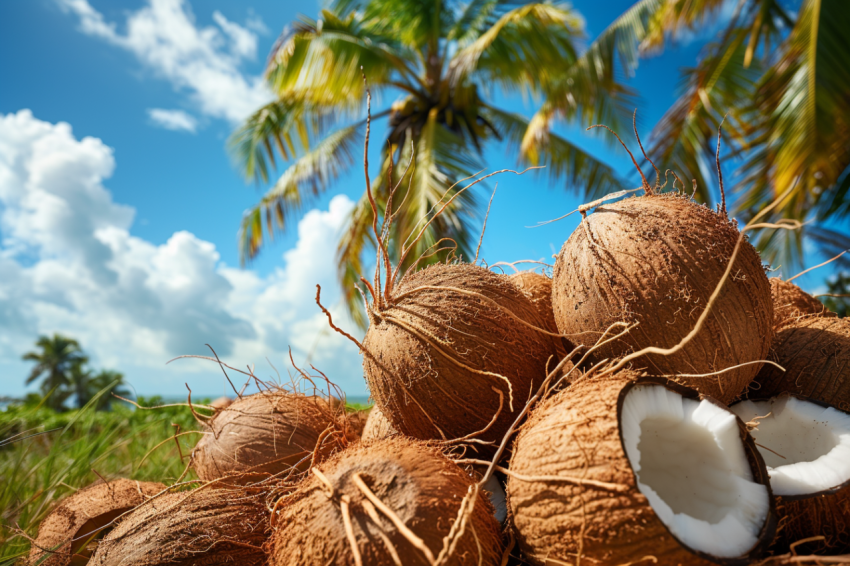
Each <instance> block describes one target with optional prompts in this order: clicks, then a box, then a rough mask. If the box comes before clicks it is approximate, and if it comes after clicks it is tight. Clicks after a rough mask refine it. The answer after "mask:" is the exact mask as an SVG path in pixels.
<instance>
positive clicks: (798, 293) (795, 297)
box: [769, 277, 838, 326]
mask: <svg viewBox="0 0 850 566" xmlns="http://www.w3.org/2000/svg"><path fill="white" fill-rule="evenodd" d="M769 281H770V297H771V299H772V301H773V320H774V325H775V326H781V325H782V324H784V323H786V322H789V321H791V320H793V319H797V318H800V317H802V316H807V315H817V316H838V315H836V314H835V313H834V312H830V311H829V310H827V308H826V307H825V306H824V304H823V303H822V302H820V301H819V300H817V299H816V298H814V297H813V296H811V295H809V294H808V293H806V292H805V291H803V290H802V289H800V288H799V287H797V286H796V285H794V284H793V283H791V282H789V281H783V280H782V279H780V278H778V277H771V278H770V279H769Z"/></svg>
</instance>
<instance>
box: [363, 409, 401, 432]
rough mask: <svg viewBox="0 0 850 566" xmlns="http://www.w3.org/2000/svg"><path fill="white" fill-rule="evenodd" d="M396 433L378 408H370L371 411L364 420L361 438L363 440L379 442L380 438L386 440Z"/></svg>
mask: <svg viewBox="0 0 850 566" xmlns="http://www.w3.org/2000/svg"><path fill="white" fill-rule="evenodd" d="M396 432H398V431H397V430H396V429H394V428H393V425H392V424H390V421H388V420H387V417H385V416H384V413H382V412H381V410H380V409H379V408H378V406H377V405H375V406H374V407H372V410H371V411H369V417H368V418H367V419H366V426H364V427H363V435H362V436H361V438H362V439H363V440H380V439H382V438H387V437H389V436H391V435H393V434H395V433H396Z"/></svg>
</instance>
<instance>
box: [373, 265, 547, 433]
mask: <svg viewBox="0 0 850 566" xmlns="http://www.w3.org/2000/svg"><path fill="white" fill-rule="evenodd" d="M482 297H483V298H482ZM370 316H372V318H373V320H371V321H370V322H371V323H370V326H369V329H368V331H367V332H366V338H365V339H364V341H363V346H364V348H365V355H364V358H363V368H364V373H365V376H366V379H367V381H368V383H369V389H370V391H371V393H372V396H373V397H374V399H375V402H376V404H377V405H378V406H379V407H381V411H382V412H383V413H384V415H385V416H386V417H387V419H388V420H389V421H390V422H391V423H392V425H393V426H394V427H395V428H396V429H398V431H399V432H401V433H403V434H406V435H409V436H411V437H414V438H420V439H455V438H461V437H466V436H468V435H471V434H477V438H478V439H480V440H485V441H499V440H501V438H502V436H503V435H504V433H505V431H506V430H507V428H508V427H509V426H510V424H511V423H512V422H513V420H514V418H515V417H516V415H517V413H518V412H519V411H520V410H521V409H522V405H523V401H524V400H525V399H526V397H527V395H528V392H529V391H530V390H535V389H536V388H537V387H538V385H539V384H540V383H541V382H542V381H543V379H544V378H545V377H546V373H547V371H546V368H547V361H548V362H549V365H550V366H551V367H552V368H554V367H555V366H556V365H557V363H558V361H559V359H557V354H556V352H554V342H553V341H552V340H551V338H550V337H549V336H548V335H547V334H546V333H545V327H546V323H545V322H544V321H542V320H541V319H540V315H539V314H538V313H537V309H536V308H535V307H534V304H533V303H532V302H531V301H530V300H529V299H528V298H527V297H526V296H525V295H524V294H523V293H522V292H521V291H520V290H519V289H517V287H516V286H515V285H513V284H512V283H511V282H510V281H509V280H507V279H506V278H505V277H503V276H501V275H498V274H496V273H493V272H491V271H489V270H487V269H484V268H482V267H479V266H476V265H470V264H436V265H433V266H430V267H428V268H426V269H423V270H421V271H418V272H416V273H414V274H412V275H409V276H408V277H407V278H406V279H404V280H403V281H402V283H401V284H400V285H399V286H398V287H397V288H396V289H395V290H394V292H393V299H392V300H391V303H390V304H389V305H387V306H385V307H383V308H382V309H381V310H380V311H379V312H376V313H373V314H372V315H370ZM520 321H524V322H525V323H526V324H523V323H522V322H520ZM529 325H530V326H533V327H535V328H539V329H543V330H544V332H541V331H538V330H535V329H534V328H531V327H530V326H529ZM550 358H551V360H550ZM500 406H501V409H500ZM494 417H495V418H496V420H495V422H493V423H492V424H491V421H492V420H493V419H494ZM488 426H489V428H487V427H488ZM484 429H487V430H486V431H485V432H481V431H483V430H484Z"/></svg>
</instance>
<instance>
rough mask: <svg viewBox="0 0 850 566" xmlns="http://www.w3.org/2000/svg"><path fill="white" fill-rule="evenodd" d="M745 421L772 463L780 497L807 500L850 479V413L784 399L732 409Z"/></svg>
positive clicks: (773, 480) (773, 481)
mask: <svg viewBox="0 0 850 566" xmlns="http://www.w3.org/2000/svg"><path fill="white" fill-rule="evenodd" d="M731 410H732V411H734V412H735V413H736V414H737V415H738V416H739V417H741V420H742V421H744V422H754V423H757V424H756V426H757V428H756V429H754V430H752V431H751V432H750V434H751V435H752V436H753V438H754V439H755V441H756V443H757V447H758V449H759V452H760V453H761V455H762V458H764V463H765V464H766V465H767V472H768V474H769V475H770V487H771V489H773V493H775V494H776V495H784V496H803V495H806V494H810V493H819V492H822V491H826V490H830V489H833V488H836V487H839V486H841V485H843V484H844V483H846V482H847V481H850V415H848V414H847V413H844V412H841V411H839V410H838V409H833V408H831V407H822V406H820V405H818V404H817V403H812V402H810V401H803V400H800V399H797V398H796V397H790V396H787V395H786V396H780V397H774V398H773V399H770V400H768V401H742V402H740V403H736V404H735V405H733V406H732V408H731Z"/></svg>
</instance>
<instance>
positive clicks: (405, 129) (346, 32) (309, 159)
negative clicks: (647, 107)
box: [231, 0, 658, 322]
mask: <svg viewBox="0 0 850 566" xmlns="http://www.w3.org/2000/svg"><path fill="white" fill-rule="evenodd" d="M657 1H658V0H656V2H657ZM653 7H654V4H653V5H650V4H648V5H647V6H639V7H638V8H636V9H635V10H632V11H630V12H629V13H628V14H625V15H624V16H623V17H621V18H620V19H618V20H617V21H616V22H614V24H613V25H612V26H611V27H609V28H608V29H607V30H605V31H604V32H603V33H602V34H601V35H600V36H599V37H598V38H597V39H596V41H594V42H593V43H592V44H591V45H590V47H589V48H588V49H587V50H585V52H584V53H583V54H580V53H579V52H578V49H577V47H576V45H577V42H578V41H579V40H580V39H581V37H582V35H583V23H582V19H581V17H580V15H579V14H578V13H577V12H576V11H575V10H573V9H572V8H570V7H569V6H568V5H566V4H558V3H552V2H532V3H518V2H510V1H504V0H471V1H468V2H462V1H458V0H436V1H435V0H362V1H358V0H337V1H335V2H332V3H331V5H330V7H329V9H327V10H323V11H322V12H321V17H320V19H318V20H312V19H309V18H306V17H302V18H301V19H300V20H299V21H297V22H295V23H294V24H292V25H290V26H288V27H287V28H286V29H285V30H284V32H283V34H282V35H281V36H280V38H279V39H278V42H277V44H276V45H275V47H274V48H273V50H272V53H271V55H270V57H269V61H268V65H267V69H266V75H267V78H268V81H269V84H270V85H271V86H272V88H273V90H274V92H275V93H276V95H277V99H276V100H275V101H273V102H271V103H269V104H268V105H266V106H264V107H262V108H260V109H259V110H258V111H257V112H256V113H255V114H254V115H252V116H251V117H250V118H248V120H247V121H246V122H245V124H244V125H243V126H242V127H241V128H240V129H239V130H238V131H236V132H235V133H234V135H233V137H232V139H231V148H232V151H233V153H234V155H235V157H236V158H237V160H238V162H239V164H240V165H241V167H242V169H243V171H244V173H245V174H246V176H247V177H248V178H254V179H257V180H262V181H266V180H267V179H268V178H269V177H270V175H271V170H272V169H273V168H275V167H276V166H277V162H278V160H282V161H285V162H289V165H288V167H287V168H286V169H285V170H284V171H283V174H282V175H281V176H280V177H279V178H278V180H277V182H276V183H275V185H274V186H273V187H272V188H271V190H269V191H268V192H267V193H266V195H265V196H264V197H263V198H262V199H261V201H260V203H259V204H258V205H257V206H256V207H254V208H253V209H251V210H250V211H249V212H248V213H246V215H245V216H244V218H243V222H242V229H241V252H242V257H243V260H244V259H250V258H252V257H254V256H255V255H256V254H257V253H258V252H259V250H260V249H261V247H262V245H263V243H264V236H263V232H264V230H265V231H267V232H268V235H269V237H271V236H272V234H273V232H274V231H276V230H283V229H285V228H286V227H287V226H288V225H289V224H290V223H291V222H292V220H293V216H295V215H296V214H298V213H299V212H300V211H301V210H302V208H303V207H304V206H306V205H307V204H308V203H309V202H310V201H312V200H314V199H315V198H316V197H317V196H319V195H320V194H321V193H323V192H324V191H326V190H328V188H329V187H330V186H331V184H332V183H333V181H334V180H335V179H336V178H337V177H338V176H339V175H340V174H341V173H343V172H344V171H346V170H348V169H349V168H350V167H351V166H352V165H353V164H354V163H355V162H356V161H357V156H358V154H360V151H359V148H360V147H362V140H363V137H362V136H363V126H364V119H363V100H364V84H363V80H362V79H361V68H362V72H363V73H365V76H366V78H367V79H368V83H369V86H370V87H371V89H372V91H373V92H374V93H376V94H377V95H381V93H384V94H385V95H387V96H396V95H399V99H397V100H396V101H395V102H394V103H392V104H391V105H389V106H386V105H383V106H382V107H381V108H380V109H378V111H376V112H375V113H374V114H373V118H374V119H375V120H379V119H386V122H385V126H379V125H378V124H381V123H378V124H376V125H375V126H374V127H382V128H383V127H385V128H386V129H385V130H382V131H385V132H386V133H385V136H386V137H385V138H383V139H381V140H377V144H376V145H377V146H378V147H380V148H382V156H381V164H380V165H381V169H380V174H379V175H378V176H377V178H376V179H375V181H374V184H373V189H374V191H375V196H376V200H377V201H378V205H379V208H382V207H383V206H385V205H386V203H387V200H388V196H389V192H390V186H391V185H393V184H399V190H398V192H397V193H396V195H395V202H396V203H397V204H398V203H401V202H403V203H404V206H402V207H399V208H398V216H396V217H395V219H394V223H393V231H392V233H391V234H390V236H391V241H392V242H393V244H391V246H390V249H389V250H388V252H389V255H390V256H394V257H398V250H399V247H400V245H401V243H402V242H404V241H405V240H406V239H407V238H408V237H409V236H410V235H411V234H413V233H414V231H415V230H416V229H417V228H416V225H417V222H418V221H419V220H420V218H422V217H423V215H425V214H427V213H428V212H429V210H432V208H433V207H434V206H435V205H436V204H437V203H439V202H441V200H442V202H447V201H448V200H450V198H451V197H452V196H453V195H454V194H455V191H456V190H457V189H455V190H452V191H449V192H448V193H446V191H447V189H448V188H449V186H450V185H451V184H452V183H453V182H455V181H458V180H460V179H461V178H463V177H467V176H468V175H470V174H471V173H472V172H474V171H477V170H480V169H482V168H483V167H484V158H483V154H484V149H485V147H488V144H492V143H493V142H504V143H506V144H507V147H513V148H516V149H517V150H518V153H517V161H518V164H519V166H520V167H523V166H527V165H538V164H539V165H546V166H547V170H546V171H547V173H548V175H549V177H550V179H552V180H559V181H560V182H562V183H565V184H566V185H568V186H570V187H573V188H574V189H576V190H578V191H579V192H581V193H583V194H585V196H587V197H593V196H597V195H599V194H602V193H607V192H610V191H613V190H618V189H621V188H623V187H624V185H623V183H622V181H621V180H620V179H619V178H618V177H617V176H616V175H615V173H614V171H613V170H612V169H611V168H610V167H609V166H608V165H607V164H605V163H603V162H601V161H599V160H598V159H596V158H594V157H593V156H591V155H590V154H588V153H587V152H585V151H584V150H582V149H581V148H580V147H578V146H576V145H574V144H573V143H570V142H568V141H567V140H566V139H564V138H562V137H560V136H558V135H556V134H555V133H553V132H552V127H553V125H554V123H555V122H556V120H558V119H562V120H566V121H569V122H573V123H579V124H581V125H583V126H586V125H589V124H591V123H594V122H597V121H604V122H606V123H608V124H609V125H611V126H617V125H621V126H624V127H625V125H626V124H627V125H628V127H631V124H630V121H631V115H632V109H633V108H634V104H635V102H634V100H635V99H634V93H633V92H632V91H631V90H629V89H628V88H626V87H625V86H624V85H623V84H622V83H621V82H619V81H618V76H619V74H618V73H616V72H615V68H614V64H615V60H616V59H621V60H623V61H624V65H625V66H629V65H633V61H632V59H633V58H634V48H633V45H632V44H633V43H634V40H635V38H636V34H637V33H639V31H640V30H642V29H644V28H645V26H646V25H647V24H648V18H649V17H650V16H651V15H652V13H653V10H652V9H653ZM496 91H500V92H503V93H509V94H510V93H523V94H531V95H532V97H533V98H534V99H535V100H538V101H541V107H540V110H539V111H538V112H537V113H536V114H535V115H534V117H533V118H532V119H531V120H527V119H526V118H524V117H522V116H519V115H517V114H514V113H511V112H508V111H506V110H504V109H502V108H499V107H498V106H497V104H496V103H495V100H494V95H495V94H496ZM411 152H414V153H415V156H416V159H415V163H414V165H413V167H412V168H411V171H410V172H408V173H407V174H406V175H405V173H404V170H405V164H406V163H407V161H408V159H410V157H411ZM393 158H394V159H395V162H396V164H395V168H394V169H393V172H392V175H390V173H389V166H390V160H391V159H393ZM389 177H392V178H391V179H390V178H389ZM477 202H479V201H478V199H476V198H475V195H474V194H472V193H464V194H463V195H461V196H460V197H458V198H457V199H455V200H453V201H452V203H451V204H450V205H449V206H448V207H447V208H446V209H445V210H444V212H443V214H442V216H441V217H440V219H438V220H437V221H436V222H434V223H433V224H432V225H431V226H430V227H429V228H428V229H427V230H426V232H425V234H424V237H423V238H422V240H421V241H420V242H419V243H418V244H416V245H415V247H414V248H413V249H412V250H411V253H410V255H409V256H408V259H407V262H406V264H405V266H403V267H406V266H407V265H410V263H411V262H413V261H414V260H415V259H416V258H418V257H420V256H422V255H423V254H424V253H425V252H426V250H428V249H431V248H433V247H434V246H436V244H437V242H439V241H440V240H441V239H443V238H450V239H451V241H452V242H454V244H453V245H450V244H443V245H444V246H446V245H448V247H455V246H456V249H455V252H456V253H457V254H458V255H460V254H463V255H465V256H466V257H470V256H471V255H472V254H471V251H472V250H473V249H474V247H473V245H474V241H473V240H474V236H473V232H475V222H476V220H475V219H476V214H475V213H476V211H477V210H478V208H477ZM350 220H351V222H350V224H349V226H348V228H347V230H346V231H345V233H344V234H343V236H342V240H341V241H340V243H339V258H338V268H339V275H340V279H341V282H342V284H343V289H344V291H345V293H346V297H347V299H348V300H349V305H350V306H351V305H354V304H355V303H353V302H352V301H353V300H354V298H355V296H356V293H355V290H354V285H355V284H356V283H358V280H359V277H360V275H361V274H362V272H363V269H364V266H363V265H362V264H361V260H362V258H363V254H364V252H365V251H366V250H367V249H374V246H375V242H374V238H373V236H372V234H371V227H372V210H371V207H370V206H369V202H368V200H367V199H366V196H365V194H364V196H363V197H362V198H361V199H360V201H359V202H358V203H357V205H356V207H355V208H354V211H353V213H352V215H351V219H350ZM438 247H439V246H438ZM449 253H450V252H449V251H448V250H445V249H444V250H443V251H442V252H440V253H436V254H434V255H433V256H431V257H430V258H426V259H425V260H424V261H423V262H422V263H421V264H420V265H424V264H425V263H428V262H433V261H437V260H440V259H442V258H445V257H446V256H447V254H449ZM352 313H353V314H354V315H355V316H357V315H359V320H360V321H361V322H362V320H363V318H362V314H363V313H361V312H360V311H359V309H357V308H354V307H352Z"/></svg>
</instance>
